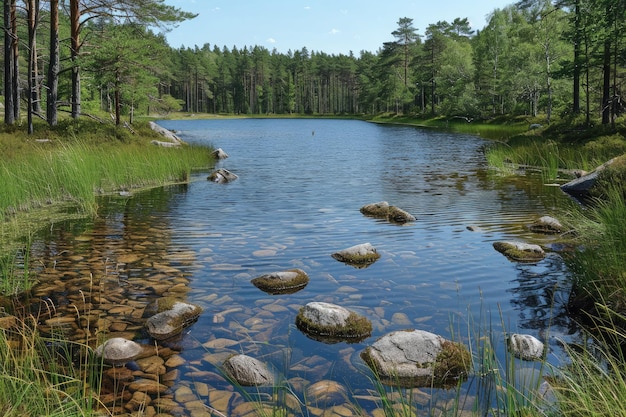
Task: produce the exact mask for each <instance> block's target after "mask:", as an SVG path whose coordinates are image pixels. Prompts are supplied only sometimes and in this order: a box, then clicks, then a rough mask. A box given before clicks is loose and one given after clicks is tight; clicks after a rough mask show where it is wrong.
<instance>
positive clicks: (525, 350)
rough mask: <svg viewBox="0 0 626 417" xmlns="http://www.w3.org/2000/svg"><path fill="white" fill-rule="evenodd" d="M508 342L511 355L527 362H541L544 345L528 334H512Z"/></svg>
mask: <svg viewBox="0 0 626 417" xmlns="http://www.w3.org/2000/svg"><path fill="white" fill-rule="evenodd" d="M508 342H509V349H511V351H512V352H513V354H514V355H515V356H517V357H518V358H521V359H524V360H527V361H538V360H541V359H542V358H543V355H544V353H545V346H544V344H543V343H542V342H541V341H540V340H539V339H537V338H536V337H534V336H531V335H529V334H512V335H511V337H509V340H508Z"/></svg>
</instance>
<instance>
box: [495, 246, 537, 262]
mask: <svg viewBox="0 0 626 417" xmlns="http://www.w3.org/2000/svg"><path fill="white" fill-rule="evenodd" d="M493 247H494V249H495V250H497V251H498V252H500V253H501V254H503V255H504V256H506V257H507V258H509V259H510V260H512V261H516V262H539V261H541V260H542V259H543V258H544V257H545V255H546V254H545V252H544V250H543V249H542V248H541V246H539V245H533V244H530V243H523V242H508V241H499V242H494V243H493Z"/></svg>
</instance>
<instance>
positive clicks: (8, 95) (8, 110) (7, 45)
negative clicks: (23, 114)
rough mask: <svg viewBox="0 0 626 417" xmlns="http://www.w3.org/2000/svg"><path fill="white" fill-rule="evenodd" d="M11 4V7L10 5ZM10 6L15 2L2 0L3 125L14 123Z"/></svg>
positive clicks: (13, 75) (13, 76)
mask: <svg viewBox="0 0 626 417" xmlns="http://www.w3.org/2000/svg"><path fill="white" fill-rule="evenodd" d="M12 3H13V5H12ZM11 6H13V7H15V1H14V0H13V1H10V0H4V12H3V13H4V15H3V17H4V123H6V124H7V125H12V124H14V123H15V113H14V110H13V107H14V106H15V103H14V102H13V78H15V74H14V73H13V34H12V29H11V24H12V21H11Z"/></svg>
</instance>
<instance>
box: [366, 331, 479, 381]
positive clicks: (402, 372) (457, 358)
mask: <svg viewBox="0 0 626 417" xmlns="http://www.w3.org/2000/svg"><path fill="white" fill-rule="evenodd" d="M361 358H362V359H363V360H364V361H365V362H366V363H367V364H368V366H369V367H370V368H372V369H373V370H375V372H376V373H377V375H378V376H379V377H380V378H381V381H382V382H384V383H387V384H393V385H398V384H399V385H401V386H405V387H419V386H431V385H446V384H448V383H453V382H454V381H456V380H458V379H459V378H462V377H465V376H466V375H467V374H468V372H469V370H470V368H471V363H472V359H471V355H470V353H469V351H468V350H467V348H466V347H465V346H464V345H462V344H460V343H455V342H451V341H449V340H446V339H444V338H443V337H441V336H438V335H436V334H433V333H429V332H426V331H423V330H400V331H395V332H392V333H389V334H387V335H385V336H383V337H381V338H380V339H378V340H377V341H376V342H375V343H374V344H373V345H371V346H369V347H367V348H366V349H365V350H364V351H363V352H362V353H361Z"/></svg>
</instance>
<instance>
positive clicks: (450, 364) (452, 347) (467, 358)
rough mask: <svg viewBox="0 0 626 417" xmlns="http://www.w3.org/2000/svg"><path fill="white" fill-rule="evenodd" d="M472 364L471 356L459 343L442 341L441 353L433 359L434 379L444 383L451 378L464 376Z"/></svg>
mask: <svg viewBox="0 0 626 417" xmlns="http://www.w3.org/2000/svg"><path fill="white" fill-rule="evenodd" d="M471 364H472V356H471V355H470V353H469V351H468V350H467V347H465V346H464V345H463V344H461V343H455V342H451V341H449V340H444V341H443V342H442V343H441V352H439V354H438V355H437V358H436V359H435V365H434V367H433V371H434V375H435V378H437V379H439V380H441V381H445V380H448V379H451V378H459V377H464V376H466V375H467V374H468V373H469V371H470V369H471Z"/></svg>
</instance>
